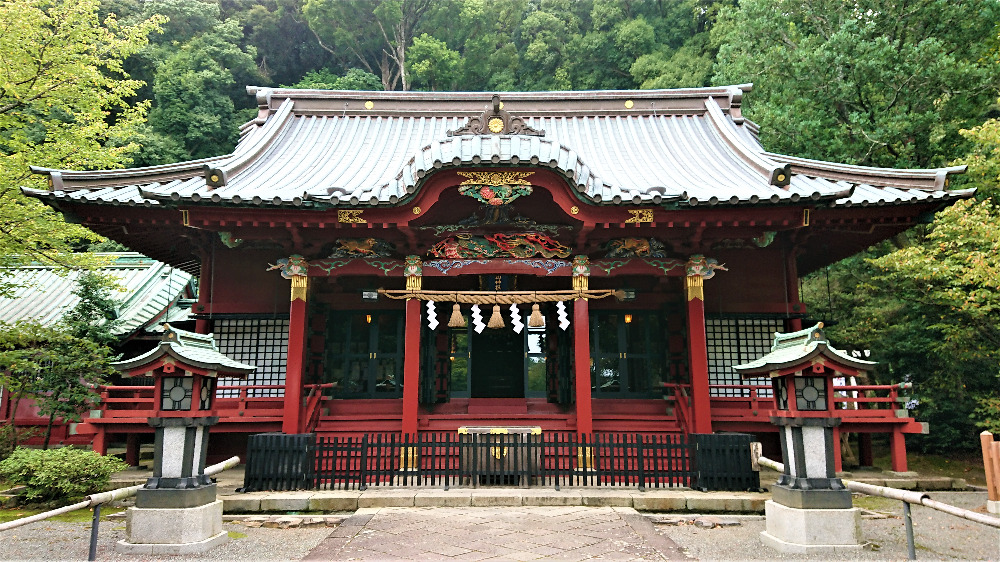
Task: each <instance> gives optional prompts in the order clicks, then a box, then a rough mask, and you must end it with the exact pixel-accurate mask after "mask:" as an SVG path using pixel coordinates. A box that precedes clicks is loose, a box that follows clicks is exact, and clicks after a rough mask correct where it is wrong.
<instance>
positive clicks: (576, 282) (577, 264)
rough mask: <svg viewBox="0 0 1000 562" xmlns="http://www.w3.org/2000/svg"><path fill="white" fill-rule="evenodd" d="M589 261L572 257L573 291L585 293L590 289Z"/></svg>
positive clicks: (585, 257)
mask: <svg viewBox="0 0 1000 562" xmlns="http://www.w3.org/2000/svg"><path fill="white" fill-rule="evenodd" d="M589 281H590V259H588V258H587V256H573V289H574V290H577V291H586V290H587V289H588V288H589V287H590V283H589Z"/></svg>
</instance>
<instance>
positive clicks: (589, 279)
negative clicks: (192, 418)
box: [25, 86, 971, 470]
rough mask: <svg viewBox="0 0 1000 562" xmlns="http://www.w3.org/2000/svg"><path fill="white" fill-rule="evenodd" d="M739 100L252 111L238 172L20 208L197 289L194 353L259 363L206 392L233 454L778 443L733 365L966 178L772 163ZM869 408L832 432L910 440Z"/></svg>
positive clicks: (291, 95)
mask: <svg viewBox="0 0 1000 562" xmlns="http://www.w3.org/2000/svg"><path fill="white" fill-rule="evenodd" d="M747 91H749V86H733V87H720V88H704V89H687V90H654V91H613V92H551V93H546V92H542V93H514V92H512V93H504V94H502V95H498V96H492V99H491V96H490V95H489V94H479V93H417V92H349V91H348V92H327V91H312V90H281V89H270V88H250V92H251V94H253V95H255V96H256V99H257V102H258V107H259V113H258V117H257V118H256V119H255V120H253V121H251V122H249V123H247V124H246V125H245V126H244V128H243V131H242V137H241V140H240V143H239V145H238V146H237V148H236V150H235V151H234V152H233V153H232V154H228V155H223V156H219V157H217V158H210V159H206V160H200V161H195V162H184V163H179V164H172V165H167V166H158V167H152V168H144V169H133V170H114V171H94V172H78V171H68V170H47V169H35V171H36V172H38V173H44V174H48V176H49V179H50V189H49V190H25V192H26V193H27V194H28V195H31V196H34V197H37V198H39V199H41V200H42V201H44V202H46V203H47V204H49V205H51V206H53V207H54V208H56V209H58V210H60V211H62V212H64V213H66V214H67V215H69V216H72V217H74V218H75V219H76V220H78V221H80V222H82V223H83V224H85V225H87V226H88V227H90V228H92V229H94V230H95V231H97V232H98V233H100V234H102V235H104V236H107V237H109V238H111V239H114V240H117V241H119V242H121V243H123V244H125V245H127V246H128V247H130V248H132V249H134V250H136V251H140V252H143V253H145V254H147V255H149V256H151V257H153V258H155V259H158V260H162V261H164V262H167V263H170V264H171V265H174V266H177V267H181V268H184V269H186V270H187V271H190V272H191V273H193V274H195V275H198V277H199V283H200V288H199V300H198V303H197V304H196V305H195V307H194V312H195V313H196V314H197V315H198V316H197V317H198V320H197V331H198V332H200V333H213V334H214V335H215V338H216V341H217V342H218V345H219V348H220V350H221V351H222V352H223V353H225V354H227V355H228V356H230V357H232V358H233V359H235V360H238V361H241V362H244V363H249V364H253V365H256V366H257V367H258V371H257V372H256V373H255V374H254V375H253V376H251V377H250V379H249V380H248V381H246V382H245V383H241V382H238V381H226V380H222V381H220V384H219V388H218V395H217V401H216V409H217V411H218V413H219V416H220V421H219V424H218V426H216V428H215V429H214V430H213V434H214V438H213V439H215V440H216V441H215V443H216V445H213V447H216V446H217V447H220V450H221V449H224V448H225V447H226V446H227V444H228V445H229V446H231V447H232V449H233V450H235V451H239V450H240V448H241V447H242V443H243V442H244V441H242V440H241V435H245V434H246V433H251V432H263V431H284V432H286V433H296V432H313V431H315V432H319V433H322V434H342V435H347V434H359V433H365V432H376V431H378V432H381V431H391V432H403V433H408V434H415V433H419V432H428V431H454V430H456V429H457V428H458V427H460V426H469V425H517V426H540V427H542V428H543V431H553V430H563V431H567V430H568V431H577V432H580V433H592V432H633V433H660V434H662V433H676V432H693V433H708V432H713V431H740V432H750V433H756V434H759V435H760V436H762V437H763V438H764V439H765V440H768V439H770V438H768V437H767V436H768V435H772V436H773V433H774V431H775V430H776V429H775V427H774V426H772V425H771V424H770V422H769V420H768V417H767V412H768V411H769V410H772V409H773V408H774V400H773V398H772V397H771V393H770V390H769V386H768V383H767V381H766V380H763V379H762V380H759V381H757V380H749V381H743V380H741V379H740V377H739V376H738V374H737V373H736V372H735V371H734V370H733V369H732V366H733V365H736V364H740V363H745V362H747V361H750V360H753V359H756V358H757V357H759V356H761V355H763V354H765V353H767V352H768V351H769V346H770V342H771V340H772V337H773V333H774V332H775V331H794V330H799V329H801V328H802V327H803V326H802V321H803V319H804V318H805V317H806V312H807V311H806V310H805V307H804V306H803V304H802V303H801V302H800V301H799V295H798V290H797V289H798V279H799V276H800V275H804V274H806V273H808V272H811V271H815V270H816V269H818V268H821V267H823V266H825V265H827V264H829V263H832V262H834V261H836V260H839V259H842V258H844V257H847V256H849V255H852V254H854V253H856V252H858V251H860V250H862V249H864V248H866V247H868V246H869V245H871V244H873V243H876V242H878V241H880V240H883V239H886V238H888V237H890V236H892V235H894V234H896V233H899V232H901V231H903V230H904V229H906V228H909V227H910V226H912V225H914V224H916V223H918V222H920V221H922V220H926V217H927V216H928V214H929V213H933V212H934V211H936V210H938V209H940V208H941V207H942V206H944V205H947V204H948V203H949V202H952V201H954V200H956V199H958V198H961V197H968V196H969V195H970V194H971V192H969V191H948V190H946V187H947V179H948V176H949V175H950V174H952V173H957V172H960V171H961V168H946V169H936V170H885V169H871V168H862V167H857V166H848V165H842V164H834V163H828V162H819V161H813V160H804V159H799V158H793V157H789V156H784V155H779V154H773V153H769V152H766V151H764V150H763V148H762V146H761V144H760V142H759V140H758V138H757V132H758V127H757V125H756V124H754V123H752V122H751V121H749V120H747V119H745V118H744V117H743V116H742V114H741V111H740V104H741V101H742V96H743V95H744V93H746V92H747ZM431 302H433V305H429V304H428V303H431ZM456 304H457V305H458V308H457V310H456V309H455V305H456ZM535 305H537V307H538V308H537V311H535ZM429 306H430V307H429ZM474 306H475V307H476V308H477V311H474V310H473V307H474ZM512 306H513V308H512ZM480 325H485V326H486V327H484V328H482V329H479V326H480ZM501 325H502V327H501ZM490 326H492V327H490ZM848 343H849V342H848ZM866 388H868V387H866ZM870 388H871V390H872V393H862V394H857V393H855V394H853V395H851V394H849V395H850V396H860V397H858V398H855V399H854V402H855V403H857V405H858V406H859V407H857V408H852V409H851V410H850V411H846V410H845V412H844V413H843V415H842V416H841V417H842V419H843V423H842V425H841V426H840V429H841V431H847V432H857V433H864V434H870V433H879V432H888V433H894V434H900V435H901V434H902V433H912V432H919V431H923V430H924V429H925V427H924V426H923V425H922V424H920V423H918V422H916V421H915V420H913V419H912V418H909V417H906V416H905V415H903V416H899V415H897V409H898V408H899V405H898V404H895V402H896V401H897V398H898V397H897V395H896V393H897V390H898V388H897V387H890V386H881V387H874V386H873V387H870ZM835 390H837V389H835ZM868 394H874V396H868ZM152 399H153V390H152V388H151V387H145V386H134V385H133V386H123V385H119V386H110V387H107V388H106V389H104V402H103V405H102V411H101V413H100V416H99V417H97V416H93V417H91V419H89V420H88V421H87V422H86V424H84V425H83V427H82V429H83V431H89V432H91V433H95V434H97V435H100V436H105V437H106V438H102V439H98V440H97V441H95V442H96V443H102V442H108V441H115V440H119V441H120V440H122V438H123V437H125V436H128V435H135V434H138V433H143V432H148V431H149V428H148V427H146V426H144V423H145V422H144V420H145V417H146V415H145V413H143V411H144V410H146V409H149V408H150V407H152V406H151V400H152ZM220 435H223V436H226V438H225V439H221V440H220V437H219V436H220ZM771 441H772V442H774V443H776V440H774V439H771ZM894 452H895V450H894ZM896 453H897V454H896V455H895V456H894V461H893V463H894V468H895V469H897V470H904V469H905V463H906V460H905V454H899V453H898V452H896Z"/></svg>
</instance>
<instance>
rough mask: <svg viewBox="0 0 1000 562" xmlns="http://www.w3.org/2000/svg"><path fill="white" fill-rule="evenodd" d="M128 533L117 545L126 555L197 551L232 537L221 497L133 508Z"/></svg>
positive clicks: (203, 550) (209, 548)
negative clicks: (181, 505)
mask: <svg viewBox="0 0 1000 562" xmlns="http://www.w3.org/2000/svg"><path fill="white" fill-rule="evenodd" d="M125 534H126V536H127V537H128V538H126V539H125V540H123V541H119V542H118V544H117V545H116V546H115V550H116V551H117V552H121V553H125V554H153V555H156V554H198V553H202V552H206V551H208V550H211V549H213V548H215V547H216V546H219V545H220V544H223V543H225V542H226V541H228V540H229V534H228V533H226V532H225V531H223V530H222V501H221V500H216V501H213V502H211V503H208V504H205V505H202V506H199V507H189V508H181V509H172V508H141V507H130V508H129V509H128V513H127V514H126V524H125Z"/></svg>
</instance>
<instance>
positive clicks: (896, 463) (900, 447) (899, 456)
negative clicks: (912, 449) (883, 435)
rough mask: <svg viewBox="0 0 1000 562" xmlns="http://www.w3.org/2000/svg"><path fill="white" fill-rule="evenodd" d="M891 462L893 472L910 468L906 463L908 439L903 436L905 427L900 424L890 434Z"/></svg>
mask: <svg viewBox="0 0 1000 562" xmlns="http://www.w3.org/2000/svg"><path fill="white" fill-rule="evenodd" d="M889 464H890V465H892V470H893V472H907V471H908V470H909V466H908V465H907V463H906V440H905V439H904V438H903V429H902V428H901V427H900V426H898V425H897V426H895V427H894V428H893V430H892V434H891V435H890V436H889Z"/></svg>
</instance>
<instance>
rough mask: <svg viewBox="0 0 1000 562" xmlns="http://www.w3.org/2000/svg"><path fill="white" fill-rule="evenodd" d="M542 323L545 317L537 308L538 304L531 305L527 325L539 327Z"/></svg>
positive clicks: (543, 323)
mask: <svg viewBox="0 0 1000 562" xmlns="http://www.w3.org/2000/svg"><path fill="white" fill-rule="evenodd" d="M544 325H545V318H543V317H542V312H541V311H540V310H538V305H537V304H533V305H531V316H529V317H528V327H530V328H541V327H542V326H544Z"/></svg>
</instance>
